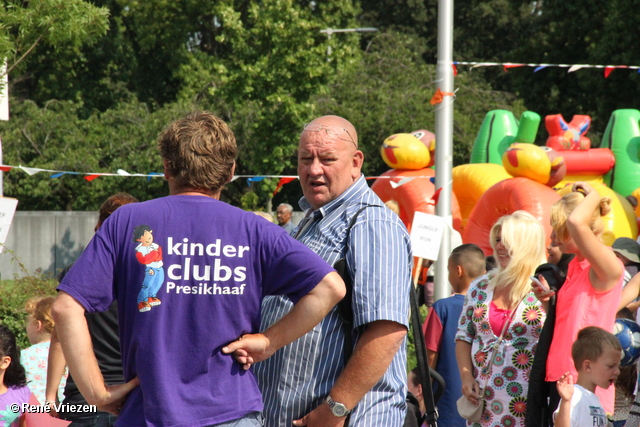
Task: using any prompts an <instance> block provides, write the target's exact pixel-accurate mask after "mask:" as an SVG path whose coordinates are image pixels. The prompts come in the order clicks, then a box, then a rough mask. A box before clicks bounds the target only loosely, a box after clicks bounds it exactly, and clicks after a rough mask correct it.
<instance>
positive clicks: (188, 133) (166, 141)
mask: <svg viewBox="0 0 640 427" xmlns="http://www.w3.org/2000/svg"><path fill="white" fill-rule="evenodd" d="M158 147H159V148H160V152H161V153H162V158H163V159H164V160H166V163H167V168H168V170H169V174H170V175H171V178H173V179H174V180H175V181H176V184H178V186H179V187H183V188H185V187H186V188H193V189H199V190H207V191H218V190H219V189H221V188H222V186H223V185H225V184H226V183H227V182H229V180H230V179H231V173H232V170H233V166H234V164H235V160H236V156H237V153H238V147H237V145H236V138H235V136H234V135H233V132H232V131H231V129H229V126H228V125H227V124H226V123H225V122H224V121H223V120H221V119H219V118H218V117H216V116H214V115H213V114H211V113H209V112H207V111H198V112H193V113H191V114H189V115H187V116H186V117H184V118H182V119H180V120H177V121H175V122H173V123H171V124H170V125H169V127H167V128H166V129H165V130H164V131H163V132H162V133H161V134H160V137H159V141H158Z"/></svg>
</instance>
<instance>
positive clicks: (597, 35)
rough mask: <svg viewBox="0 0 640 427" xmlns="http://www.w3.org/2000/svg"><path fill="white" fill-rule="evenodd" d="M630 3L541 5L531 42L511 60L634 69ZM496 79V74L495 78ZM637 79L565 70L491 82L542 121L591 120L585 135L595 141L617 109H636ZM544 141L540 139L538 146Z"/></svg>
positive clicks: (514, 74)
mask: <svg viewBox="0 0 640 427" xmlns="http://www.w3.org/2000/svg"><path fill="white" fill-rule="evenodd" d="M636 7H637V4H636V3H635V2H633V1H630V0H612V1H604V0H594V1H590V2H562V1H558V0H548V1H545V2H544V3H543V6H542V8H541V9H540V13H539V14H538V15H537V16H536V22H535V25H534V27H533V28H532V30H531V32H530V38H529V39H528V40H527V41H526V42H525V43H523V44H522V45H521V46H520V47H519V48H518V49H517V50H516V51H515V53H514V55H515V60H525V61H528V62H544V63H552V64H603V65H618V64H620V65H624V64H626V65H638V57H640V46H639V45H638V43H637V37H636V34H637V28H638V25H640V18H639V17H638V15H637V14H635V13H634V12H633V11H634V10H635V8H636ZM494 75H495V73H494ZM639 77H640V76H639V75H638V73H637V72H636V71H635V70H625V69H621V70H615V71H613V73H612V74H611V75H610V77H609V78H607V79H605V78H604V76H603V70H602V69H583V70H579V71H576V72H573V73H567V68H547V69H544V70H541V71H539V72H537V73H532V72H531V69H518V70H511V71H510V72H509V73H507V74H506V75H505V74H502V76H501V77H499V78H495V79H494V81H495V82H496V84H498V85H500V87H502V88H507V87H508V88H511V90H513V91H514V92H516V93H517V94H518V95H519V96H521V97H522V98H523V99H524V100H525V102H526V104H527V106H528V107H529V108H530V109H531V110H533V111H536V112H537V113H539V114H540V115H541V116H542V117H543V118H544V117H545V116H546V115H548V114H558V113H562V114H563V115H564V116H565V117H566V118H567V119H568V120H571V117H572V116H573V115H574V114H588V115H590V116H591V117H592V120H593V122H592V127H591V130H590V132H589V135H590V137H591V138H592V140H594V142H597V141H599V139H600V135H601V134H602V133H603V132H604V129H605V127H606V125H607V122H608V120H609V118H610V116H611V113H612V112H613V111H614V110H616V109H620V108H636V109H637V108H640V105H639V104H638V101H637V100H638V99H639V98H640V78H639ZM546 137H547V134H546V132H544V131H543V132H541V133H540V134H539V139H540V141H541V142H542V141H544V140H545V139H546Z"/></svg>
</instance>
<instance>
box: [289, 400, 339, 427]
mask: <svg viewBox="0 0 640 427" xmlns="http://www.w3.org/2000/svg"><path fill="white" fill-rule="evenodd" d="M346 419H347V417H339V418H338V417H336V416H335V415H333V413H332V412H331V409H329V405H327V404H326V403H325V402H322V403H321V404H320V406H318V407H317V408H316V409H314V410H313V411H311V412H310V413H308V414H307V415H306V416H304V417H303V418H302V419H299V420H295V421H294V422H293V425H294V426H308V427H343V426H344V421H345V420H346Z"/></svg>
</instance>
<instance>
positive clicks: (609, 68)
mask: <svg viewBox="0 0 640 427" xmlns="http://www.w3.org/2000/svg"><path fill="white" fill-rule="evenodd" d="M615 68H616V67H604V78H605V79H606V78H607V77H609V74H611V72H612V71H613V70H614V69H615Z"/></svg>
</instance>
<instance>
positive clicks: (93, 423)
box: [67, 412, 118, 427]
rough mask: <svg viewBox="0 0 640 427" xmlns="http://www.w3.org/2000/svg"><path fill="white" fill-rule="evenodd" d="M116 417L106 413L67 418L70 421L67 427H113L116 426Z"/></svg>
mask: <svg viewBox="0 0 640 427" xmlns="http://www.w3.org/2000/svg"><path fill="white" fill-rule="evenodd" d="M117 419H118V417H116V416H115V415H113V414H110V413H108V412H98V413H96V414H87V415H82V416H74V417H68V419H67V421H71V424H69V427H113V426H114V425H115V424H116V420H117Z"/></svg>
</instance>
